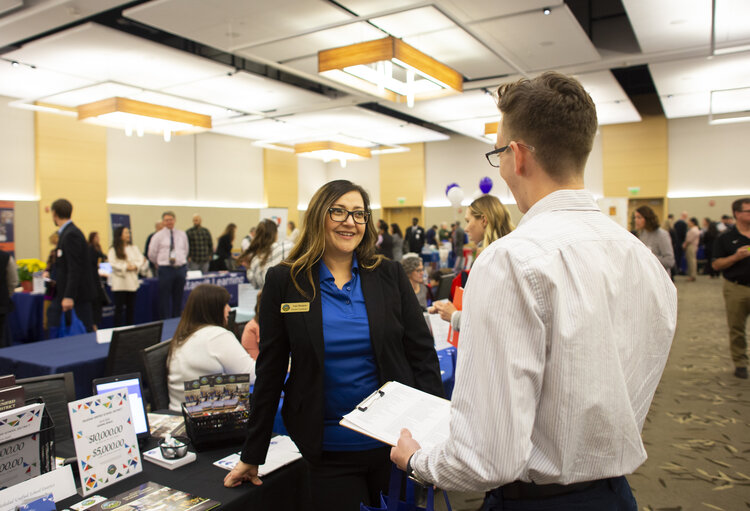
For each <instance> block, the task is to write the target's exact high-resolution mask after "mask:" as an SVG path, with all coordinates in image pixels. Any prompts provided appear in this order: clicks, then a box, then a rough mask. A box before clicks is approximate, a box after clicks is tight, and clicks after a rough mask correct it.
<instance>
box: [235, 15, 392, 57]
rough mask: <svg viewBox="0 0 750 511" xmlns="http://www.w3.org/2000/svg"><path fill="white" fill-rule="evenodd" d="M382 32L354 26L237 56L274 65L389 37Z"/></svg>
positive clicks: (261, 47) (315, 34)
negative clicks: (272, 62)
mask: <svg viewBox="0 0 750 511" xmlns="http://www.w3.org/2000/svg"><path fill="white" fill-rule="evenodd" d="M386 35H387V34H384V33H383V32H382V31H380V30H378V29H377V28H375V27H373V26H372V25H369V24H367V23H364V22H361V23H352V24H349V25H343V26H340V27H335V28H329V29H327V30H321V31H319V32H313V33H312V34H305V35H301V36H298V37H291V38H289V39H284V40H281V41H276V42H273V43H268V44H262V45H260V46H253V47H248V48H245V49H243V50H240V51H238V52H237V53H239V54H241V55H245V56H249V57H252V56H258V57H262V58H264V59H268V60H272V61H274V62H284V61H286V60H291V59H297V58H300V57H307V56H309V55H316V56H317V53H318V52H319V51H320V50H327V49H329V48H338V47H339V46H346V45H349V44H355V43H361V42H365V41H372V40H374V39H382V38H383V37H386Z"/></svg>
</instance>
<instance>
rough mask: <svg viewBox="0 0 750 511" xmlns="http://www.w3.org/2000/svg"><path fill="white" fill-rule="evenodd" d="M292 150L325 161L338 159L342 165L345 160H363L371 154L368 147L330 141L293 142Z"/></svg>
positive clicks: (306, 156)
mask: <svg viewBox="0 0 750 511" xmlns="http://www.w3.org/2000/svg"><path fill="white" fill-rule="evenodd" d="M294 152H295V153H296V154H298V155H299V156H303V157H305V158H315V159H316V160H323V161H324V162H326V163H328V162H329V161H333V160H339V161H340V162H341V166H342V167H346V162H347V161H352V160H365V159H368V158H370V156H371V155H372V153H371V151H370V149H369V148H367V147H357V146H353V145H347V144H341V143H339V142H331V141H321V142H304V143H300V144H295V145H294Z"/></svg>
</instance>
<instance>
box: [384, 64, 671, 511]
mask: <svg viewBox="0 0 750 511" xmlns="http://www.w3.org/2000/svg"><path fill="white" fill-rule="evenodd" d="M498 94H499V98H500V99H499V102H498V106H499V109H500V111H501V113H502V126H501V129H500V130H499V131H498V135H497V144H496V146H495V147H496V149H495V150H494V151H490V152H489V153H487V159H488V161H489V162H490V164H491V165H493V166H495V167H499V170H500V176H501V177H502V178H503V179H504V180H505V182H506V183H507V184H508V186H509V188H510V190H511V191H512V193H513V195H514V197H515V198H516V201H517V203H518V207H519V209H520V210H521V212H522V213H525V215H524V217H523V219H522V220H521V222H519V224H518V227H517V228H516V230H515V231H513V232H512V233H510V234H509V235H507V236H504V237H502V238H500V239H499V240H497V241H495V242H494V243H492V244H491V245H490V246H489V247H488V248H486V249H485V250H484V251H483V252H482V253H481V255H480V256H479V257H478V259H477V261H476V262H475V263H474V266H473V267H472V271H471V274H470V276H469V281H468V283H467V286H466V293H465V295H464V299H463V300H464V302H463V305H464V310H463V315H462V318H461V323H462V324H461V327H462V328H461V351H460V354H459V356H458V366H457V369H456V387H455V390H454V393H453V400H452V408H451V423H450V437H449V438H448V439H447V440H446V441H444V442H442V443H440V444H438V445H436V446H435V447H433V448H430V449H424V450H421V449H420V446H419V444H418V443H417V442H416V441H415V440H414V439H413V438H411V434H410V433H409V431H408V430H406V429H405V430H402V435H401V438H400V440H399V442H398V445H397V447H395V448H393V450H392V452H391V458H392V459H393V461H394V462H396V463H397V464H398V465H399V467H401V468H402V469H405V470H407V472H408V473H409V474H410V475H411V476H412V477H414V478H416V479H421V480H423V481H427V482H429V483H433V484H436V485H437V486H439V487H441V488H445V489H452V490H459V491H470V490H471V491H477V490H485V491H487V490H489V493H488V494H487V498H486V500H485V504H484V507H483V509H484V510H485V511H495V510H500V509H532V508H533V509H534V510H545V509H554V510H568V509H571V510H572V509H575V510H589V509H590V510H603V509H605V510H621V509H622V510H632V511H636V510H637V506H636V502H635V499H634V498H633V495H632V492H631V490H630V487H629V486H628V483H627V480H626V479H625V477H624V476H625V475H626V474H630V473H632V472H633V471H634V470H635V469H636V468H638V466H639V465H641V463H643V461H644V460H645V459H646V451H645V449H644V447H643V443H642V442H641V435H640V434H641V429H642V427H643V423H644V420H645V418H646V413H647V412H648V409H649V406H650V403H651V400H652V398H653V395H654V392H655V390H656V386H657V384H658V382H659V379H660V377H661V373H662V371H663V369H664V365H665V364H666V361H667V356H668V354H669V348H670V346H671V343H672V338H673V336H674V330H675V325H676V318H677V295H676V290H675V288H674V285H673V284H672V282H671V281H670V279H669V277H668V276H667V274H666V273H665V272H664V269H663V268H662V266H661V264H660V263H659V261H658V259H657V258H656V257H655V256H654V255H653V254H652V253H651V251H650V250H649V249H648V248H647V247H646V246H645V245H643V244H642V243H640V241H639V240H638V239H637V238H636V237H635V236H633V235H632V234H630V233H629V232H627V231H626V230H625V229H623V228H622V227H620V226H619V225H617V224H615V223H614V222H612V221H611V220H610V219H609V218H607V217H606V216H605V215H604V214H602V212H601V211H600V210H599V208H598V207H597V205H596V202H595V201H594V198H593V196H592V195H591V194H590V193H588V192H586V191H585V190H584V189H583V186H584V185H583V172H584V167H585V164H586V159H587V158H588V154H589V152H590V151H591V148H592V145H593V139H594V135H595V133H596V129H597V121H596V109H595V107H594V103H593V102H592V100H591V98H590V97H589V95H588V94H587V93H586V91H585V90H584V89H583V87H582V86H581V85H580V83H578V82H577V81H576V80H574V79H572V78H569V77H566V76H563V75H560V74H558V73H545V74H543V75H541V76H539V77H537V78H534V79H533V80H526V79H524V80H521V81H519V82H517V83H514V84H509V85H505V86H502V87H500V89H499V90H498ZM475 281H476V283H478V284H479V285H476V284H472V282H475Z"/></svg>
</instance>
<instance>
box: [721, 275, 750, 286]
mask: <svg viewBox="0 0 750 511" xmlns="http://www.w3.org/2000/svg"><path fill="white" fill-rule="evenodd" d="M724 278H725V279H726V280H728V281H729V282H731V283H732V284H739V285H740V286H745V287H750V282H740V281H739V280H732V279H727V278H726V277H724Z"/></svg>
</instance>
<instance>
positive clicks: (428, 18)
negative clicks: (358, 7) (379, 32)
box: [370, 7, 456, 39]
mask: <svg viewBox="0 0 750 511" xmlns="http://www.w3.org/2000/svg"><path fill="white" fill-rule="evenodd" d="M415 20H419V23H415ZM370 21H371V22H372V24H373V25H375V26H377V27H380V28H382V29H383V30H385V31H386V32H388V33H389V34H391V35H392V36H394V37H398V38H401V39H403V38H404V37H409V36H413V35H418V34H426V33H429V32H435V31H437V30H443V29H446V28H453V27H455V26H456V24H455V23H453V22H452V21H451V20H450V19H448V18H447V17H446V16H445V15H444V14H442V13H441V12H440V11H438V10H437V9H435V8H434V7H421V8H418V9H411V10H408V11H403V12H399V13H396V14H390V15H388V16H382V17H378V18H372V19H371V20H370Z"/></svg>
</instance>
